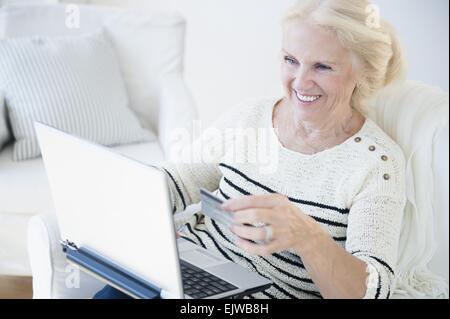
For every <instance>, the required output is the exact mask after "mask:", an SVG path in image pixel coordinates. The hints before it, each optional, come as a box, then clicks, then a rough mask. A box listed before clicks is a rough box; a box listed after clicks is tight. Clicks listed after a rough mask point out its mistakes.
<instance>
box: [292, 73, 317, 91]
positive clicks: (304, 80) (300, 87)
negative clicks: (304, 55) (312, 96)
mask: <svg viewBox="0 0 450 319" xmlns="http://www.w3.org/2000/svg"><path fill="white" fill-rule="evenodd" d="M293 86H294V89H295V90H297V91H299V92H305V91H307V90H308V89H311V88H312V87H313V86H314V80H313V78H312V76H311V73H310V72H309V70H306V69H304V68H299V70H298V72H297V73H296V74H295V80H294V83H293Z"/></svg>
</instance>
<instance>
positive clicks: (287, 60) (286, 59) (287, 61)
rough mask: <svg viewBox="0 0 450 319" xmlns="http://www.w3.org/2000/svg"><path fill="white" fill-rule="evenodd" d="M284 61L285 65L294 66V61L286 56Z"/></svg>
mask: <svg viewBox="0 0 450 319" xmlns="http://www.w3.org/2000/svg"><path fill="white" fill-rule="evenodd" d="M284 61H286V63H287V64H295V60H294V59H293V58H290V57H288V56H285V57H284Z"/></svg>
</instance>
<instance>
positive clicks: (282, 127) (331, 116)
mask: <svg viewBox="0 0 450 319" xmlns="http://www.w3.org/2000/svg"><path fill="white" fill-rule="evenodd" d="M275 111H276V112H275V113H274V123H276V124H275V126H276V128H277V130H278V135H279V138H280V141H281V142H282V144H283V145H284V146H286V147H287V148H290V149H293V150H295V151H298V152H300V153H305V154H314V153H317V152H320V151H323V150H325V149H328V148H331V147H334V146H336V145H339V144H341V143H343V142H344V141H345V140H346V139H348V138H349V137H350V136H352V135H354V134H356V132H358V131H359V130H360V129H361V127H362V126H363V124H364V121H365V118H364V116H363V115H362V114H361V113H359V112H358V111H356V110H355V109H353V108H351V107H350V106H349V107H348V108H339V111H335V112H331V113H328V114H327V116H324V117H322V118H320V119H318V120H315V121H305V120H302V119H301V118H299V117H298V116H295V113H294V112H293V110H292V108H291V107H290V105H288V104H287V103H284V102H281V103H280V105H278V108H276V109H275Z"/></svg>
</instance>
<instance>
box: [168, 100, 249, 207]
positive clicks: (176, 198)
mask: <svg viewBox="0 0 450 319" xmlns="http://www.w3.org/2000/svg"><path fill="white" fill-rule="evenodd" d="M238 109H239V106H236V107H235V108H233V109H231V110H230V111H228V112H226V113H225V114H224V115H222V116H221V117H219V118H218V119H217V120H216V121H215V122H214V123H212V124H211V125H209V126H208V127H207V128H206V129H205V130H204V131H203V133H202V134H201V136H200V137H199V138H197V139H195V140H194V142H192V143H188V144H186V146H184V147H180V148H179V149H180V151H179V152H178V153H179V156H176V157H177V159H176V160H173V161H170V162H164V163H162V164H161V165H160V168H161V169H163V171H164V172H165V173H166V174H167V177H168V184H169V189H170V196H171V201H172V204H173V212H174V213H178V212H181V211H183V210H185V209H186V207H187V206H189V205H191V204H195V203H198V202H199V201H200V188H205V189H207V190H209V191H214V190H216V189H218V188H219V182H220V179H221V177H222V173H221V171H220V169H219V163H220V160H221V158H222V157H223V155H224V153H225V151H226V149H227V147H228V145H230V143H232V142H233V141H232V138H233V137H232V135H229V134H227V130H228V131H229V130H230V129H232V128H233V127H235V126H236V124H237V123H239V120H242V117H240V113H239V112H238ZM186 133H188V132H186ZM189 133H192V132H189ZM183 139H184V140H186V137H182V138H180V139H179V140H180V141H182V140H183ZM174 147H176V145H174Z"/></svg>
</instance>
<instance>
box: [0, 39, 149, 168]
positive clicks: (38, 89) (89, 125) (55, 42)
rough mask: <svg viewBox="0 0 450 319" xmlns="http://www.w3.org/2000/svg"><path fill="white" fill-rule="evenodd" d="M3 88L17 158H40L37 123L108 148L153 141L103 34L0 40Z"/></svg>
mask: <svg viewBox="0 0 450 319" xmlns="http://www.w3.org/2000/svg"><path fill="white" fill-rule="evenodd" d="M0 88H1V89H2V90H3V91H4V94H5V100H6V106H7V108H8V113H9V117H10V122H11V128H12V133H13V136H14V138H15V143H14V152H13V158H14V160H25V159H29V158H33V157H37V156H39V155H40V150H39V146H38V143H37V140H36V135H35V132H34V127H33V122H34V121H35V120H37V121H41V122H43V123H46V124H49V125H52V126H55V127H57V128H60V129H62V130H64V131H68V132H70V133H73V134H76V135H78V136H80V137H82V138H85V139H88V140H91V141H94V142H96V143H100V144H104V145H121V144H128V143H133V142H143V141H150V140H153V139H155V137H154V135H153V134H152V133H151V132H149V131H146V130H144V129H143V128H141V126H140V124H139V121H138V119H137V118H136V116H135V115H134V114H133V113H132V111H131V110H130V109H129V108H128V96H127V92H126V88H125V84H124V81H123V79H122V77H121V74H120V68H119V64H118V60H117V57H116V54H115V52H114V48H113V47H112V45H111V43H110V41H109V40H108V39H107V38H106V37H105V36H104V34H103V32H96V33H94V34H89V35H81V36H67V37H53V38H51V37H40V36H34V37H27V38H7V39H1V40H0Z"/></svg>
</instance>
